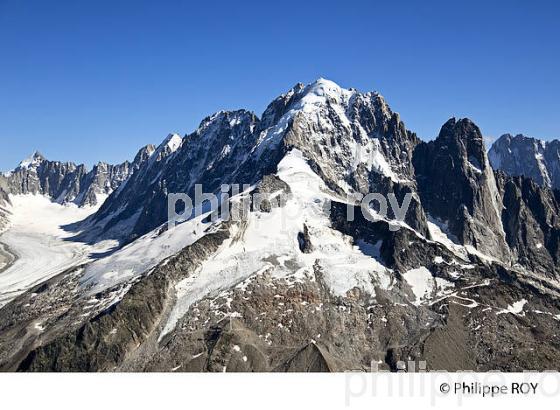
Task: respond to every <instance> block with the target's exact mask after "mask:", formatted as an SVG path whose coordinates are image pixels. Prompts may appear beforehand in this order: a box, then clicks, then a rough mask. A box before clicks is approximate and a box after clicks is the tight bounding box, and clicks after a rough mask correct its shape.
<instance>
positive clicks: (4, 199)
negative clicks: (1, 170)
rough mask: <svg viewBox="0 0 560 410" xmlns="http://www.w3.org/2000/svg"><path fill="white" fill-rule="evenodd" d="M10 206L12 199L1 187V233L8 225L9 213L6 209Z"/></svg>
mask: <svg viewBox="0 0 560 410" xmlns="http://www.w3.org/2000/svg"><path fill="white" fill-rule="evenodd" d="M0 178H1V176H0ZM9 205H10V197H9V196H8V193H7V192H6V191H4V189H2V187H0V232H2V231H3V230H4V229H5V228H6V226H7V225H8V216H9V211H8V210H7V209H6V208H7V207H8V206H9Z"/></svg>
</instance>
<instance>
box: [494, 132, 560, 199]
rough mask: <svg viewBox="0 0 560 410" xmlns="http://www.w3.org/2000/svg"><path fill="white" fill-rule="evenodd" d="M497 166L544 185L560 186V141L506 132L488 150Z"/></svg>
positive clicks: (510, 173) (557, 187)
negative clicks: (513, 134) (543, 139)
mask: <svg viewBox="0 0 560 410" xmlns="http://www.w3.org/2000/svg"><path fill="white" fill-rule="evenodd" d="M488 155H489V157H490V163H491V164H492V167H493V168H494V169H499V170H502V171H504V172H505V173H506V174H508V175H511V176H525V177H528V178H531V179H532V180H533V181H535V182H536V183H537V184H539V185H540V186H544V187H548V188H554V189H560V141H558V140H552V141H542V140H538V139H536V138H531V137H526V136H525V135H522V134H518V135H516V136H515V137H514V136H512V135H511V134H504V135H502V136H501V137H500V138H499V139H498V140H497V141H496V142H494V144H493V145H492V148H490V151H489V153H488Z"/></svg>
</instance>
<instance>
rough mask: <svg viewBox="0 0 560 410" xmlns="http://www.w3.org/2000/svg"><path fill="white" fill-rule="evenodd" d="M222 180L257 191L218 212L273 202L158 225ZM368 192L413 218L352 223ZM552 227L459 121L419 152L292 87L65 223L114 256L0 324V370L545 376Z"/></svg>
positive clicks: (373, 97) (554, 348) (556, 340)
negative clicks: (184, 200) (408, 365)
mask: <svg viewBox="0 0 560 410" xmlns="http://www.w3.org/2000/svg"><path fill="white" fill-rule="evenodd" d="M226 183H236V184H249V185H250V188H249V189H248V190H247V191H246V192H242V193H232V195H233V197H232V199H231V200H229V201H228V202H226V203H223V204H222V208H223V207H225V206H233V205H232V204H238V203H243V201H244V200H246V198H247V197H248V194H249V193H251V192H253V193H254V192H258V193H259V194H261V195H264V197H265V198H266V199H267V200H266V201H264V203H260V204H259V205H258V206H257V205H255V204H252V205H251V204H249V206H247V207H245V208H243V209H244V210H243V212H241V214H242V216H243V217H242V218H240V219H238V220H222V219H220V218H219V217H215V216H214V215H213V214H207V215H202V216H200V217H196V218H193V219H191V220H189V221H187V222H184V223H182V224H180V225H178V226H177V227H175V228H169V229H168V227H167V224H166V221H167V212H168V209H167V195H168V194H169V193H173V192H183V193H188V194H190V195H192V194H193V192H194V189H195V184H202V186H203V187H204V191H205V192H218V191H219V190H220V189H221V185H222V184H226ZM369 193H382V194H385V195H387V194H389V193H391V194H394V197H395V198H396V201H397V203H398V204H399V205H400V204H403V201H405V200H406V198H409V200H410V206H409V207H408V211H407V212H406V214H405V216H404V218H398V215H397V212H395V211H394V208H392V207H390V208H389V212H388V213H387V214H386V215H385V214H384V213H383V212H382V209H380V208H379V207H376V208H374V210H373V211H368V212H366V213H364V212H363V211H362V209H361V208H360V198H361V197H362V196H363V195H367V194H369ZM407 194H408V195H407ZM559 216H560V207H559V202H558V193H557V191H552V190H550V189H547V188H546V187H541V186H539V184H538V181H536V182H535V181H533V180H531V179H528V178H524V177H512V176H508V175H506V174H505V173H503V172H501V171H494V170H493V169H492V168H491V166H490V162H489V159H488V156H487V153H486V149H485V146H484V142H483V139H482V135H481V132H480V130H479V129H478V127H477V126H476V125H475V124H474V123H472V122H471V121H470V120H468V119H461V120H456V119H451V120H449V121H447V122H446V123H445V124H444V125H443V127H442V129H441V132H440V134H439V136H438V137H437V138H436V139H435V140H434V141H431V142H422V141H420V140H419V139H418V138H417V137H416V135H415V134H414V133H412V132H410V131H408V130H407V129H406V128H405V126H404V124H403V122H402V121H401V119H400V117H399V116H398V114H396V113H394V112H392V111H391V110H390V108H389V107H388V105H387V103H386V102H385V100H384V99H383V97H382V96H380V95H379V94H377V93H365V94H364V93H360V92H358V91H356V90H353V89H350V90H345V89H342V88H340V87H339V86H338V85H336V84H334V83H332V82H330V81H327V80H319V81H317V82H315V83H313V84H310V85H308V86H303V85H297V86H295V87H294V88H293V89H291V90H290V91H288V92H287V93H286V94H284V95H282V96H280V97H278V98H277V99H275V100H274V101H273V102H272V103H271V104H270V105H269V107H268V108H267V109H266V111H265V112H264V113H263V115H262V116H261V118H258V117H257V116H255V115H254V114H252V113H250V112H247V111H243V110H241V111H234V112H220V113H217V114H215V115H213V116H211V117H208V118H206V119H205V120H204V121H203V122H202V123H201V125H200V127H199V128H198V129H197V130H196V131H195V132H194V133H192V134H190V135H187V136H185V137H184V138H181V137H178V136H176V135H171V136H169V137H168V138H167V139H166V140H165V141H164V142H163V143H162V144H161V145H160V146H159V147H158V148H157V149H155V151H154V152H153V153H152V154H151V155H150V156H148V158H147V159H146V160H145V161H143V162H142V163H141V165H139V166H138V169H137V170H136V171H135V172H134V173H132V175H131V176H129V177H128V178H127V179H126V180H125V181H124V182H123V183H122V184H121V185H120V186H119V188H118V189H116V190H115V191H114V192H112V193H111V195H110V196H109V197H108V199H107V200H106V201H105V203H104V204H103V206H102V207H101V208H100V210H99V211H98V212H97V213H96V214H94V215H92V216H91V217H89V218H88V219H87V220H85V221H84V222H82V223H81V224H79V226H77V227H73V228H75V229H77V230H81V231H85V234H84V233H82V235H81V236H80V238H82V239H84V238H85V237H87V240H88V241H92V240H94V238H98V239H100V238H103V239H107V238H113V239H119V240H120V241H121V242H122V243H124V244H127V245H126V246H124V247H123V248H121V249H120V250H118V251H116V252H114V253H113V254H111V255H107V256H105V255H104V256H103V257H100V258H99V260H97V261H94V262H92V263H89V264H86V265H83V266H77V267H76V268H73V269H70V270H68V271H66V272H61V273H60V275H58V276H56V277H54V278H51V279H49V280H48V281H46V282H44V283H41V284H40V285H38V286H36V287H34V288H33V289H31V290H29V291H28V292H26V293H24V294H23V295H21V296H19V297H18V298H16V299H14V300H13V301H12V302H10V303H9V304H7V305H6V306H4V307H3V308H2V309H0V368H2V369H3V370H20V371H218V372H222V371H282V372H283V371H345V370H365V371H367V370H369V369H371V368H372V366H373V367H377V366H379V367H381V368H386V369H390V370H397V369H398V368H399V366H400V365H401V362H403V361H408V360H414V361H425V362H426V367H427V368H428V369H430V370H434V369H440V370H441V369H444V370H449V371H455V370H479V371H485V370H505V371H521V370H524V369H525V370H544V369H558V367H559V364H560V336H559V335H558V332H557V331H556V329H557V328H558V321H559V320H560V302H559V299H558V297H559V281H558V279H559V269H558V266H559V265H558V258H559V257H560V254H559V252H560V246H559V245H560V243H559V240H560V219H559ZM84 235H85V236H84Z"/></svg>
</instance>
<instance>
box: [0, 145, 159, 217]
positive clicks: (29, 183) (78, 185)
mask: <svg viewBox="0 0 560 410" xmlns="http://www.w3.org/2000/svg"><path fill="white" fill-rule="evenodd" d="M153 150H154V148H153V146H147V147H144V148H142V150H141V151H140V152H139V153H138V154H137V157H136V158H135V160H134V161H133V162H132V163H131V162H128V161H125V162H123V163H122V164H117V165H110V164H107V163H104V162H99V163H98V164H96V165H95V166H94V167H93V169H92V170H91V171H89V172H88V171H87V169H86V167H85V166H84V165H83V164H82V165H76V164H74V163H72V162H59V161H50V160H47V159H46V158H45V157H43V155H42V154H41V153H39V152H35V153H34V154H33V155H32V156H31V157H30V158H28V159H26V160H24V161H22V162H21V163H20V164H19V166H18V167H17V168H16V169H14V170H13V171H11V172H6V173H4V174H1V175H0V189H2V190H3V191H4V192H6V193H8V194H13V195H19V194H40V195H45V196H47V197H49V198H51V199H52V200H53V202H56V203H59V204H67V203H74V204H76V205H78V206H80V207H83V206H95V205H97V204H98V203H99V202H103V200H104V199H105V197H106V196H108V195H109V194H111V193H112V192H113V191H114V190H116V189H117V188H118V187H119V185H120V184H121V183H122V182H123V181H125V180H126V179H127V178H128V176H129V175H131V174H132V173H133V172H134V171H135V170H136V169H138V168H139V167H140V166H141V165H142V162H143V161H145V160H147V158H148V157H149V153H150V152H153Z"/></svg>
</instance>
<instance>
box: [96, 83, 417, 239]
mask: <svg viewBox="0 0 560 410" xmlns="http://www.w3.org/2000/svg"><path fill="white" fill-rule="evenodd" d="M178 138H179V137H174V139H175V142H174V144H175V145H176V146H174V149H173V150H169V149H168V148H166V147H168V145H169V141H168V140H166V141H164V142H163V143H162V144H161V145H160V147H159V148H158V151H161V152H160V153H159V154H157V155H156V157H157V158H156V159H155V160H151V161H149V162H147V163H146V164H145V165H144V166H143V167H142V169H140V170H139V172H137V173H136V174H135V175H134V176H133V177H132V178H131V179H130V181H129V182H128V183H127V184H126V186H125V187H124V188H123V189H122V190H119V191H118V192H116V193H115V194H114V195H113V196H112V197H111V198H110V200H108V201H107V203H106V204H104V206H103V207H102V208H101V209H100V211H99V212H98V213H97V215H95V216H94V217H93V218H92V220H91V221H90V222H93V223H100V222H101V221H102V226H101V230H109V229H110V227H111V226H114V225H115V224H117V223H124V222H126V225H127V226H128V232H126V233H127V234H128V237H127V240H131V239H133V238H135V237H137V236H139V235H142V234H145V233H146V232H148V231H149V230H151V229H154V228H155V227H156V226H158V225H160V224H162V223H163V222H165V220H166V218H167V208H166V203H165V198H166V196H167V193H169V192H173V193H186V194H188V195H189V196H190V197H191V198H194V191H195V184H200V185H201V186H202V188H203V192H204V193H216V192H218V191H219V189H220V186H221V184H232V183H234V184H239V185H242V184H253V183H256V182H257V181H259V180H260V179H261V178H262V177H263V176H264V175H267V174H270V173H273V172H275V171H276V166H277V164H278V162H279V161H280V160H281V159H282V158H283V157H284V155H285V154H286V153H287V152H289V151H290V150H292V149H294V148H296V149H298V150H299V151H300V152H301V153H302V154H303V155H304V156H305V158H306V159H307V160H308V161H309V164H310V166H311V167H312V169H313V170H314V171H315V172H317V174H318V175H319V176H320V177H321V178H322V179H323V180H324V181H325V183H326V184H327V186H328V187H329V188H330V189H332V190H333V191H334V192H336V193H337V194H338V195H343V196H347V195H354V194H356V193H362V194H367V193H369V192H386V191H390V190H391V191H396V192H400V193H401V196H402V195H404V194H405V193H406V192H413V191H415V181H414V175H413V167H412V163H411V157H412V152H413V149H414V147H415V146H416V145H417V144H418V139H417V137H416V135H415V134H413V133H411V132H409V131H407V130H406V128H405V127H404V124H403V123H402V122H401V121H400V119H399V116H398V114H396V113H393V112H391V110H390V109H389V108H388V106H387V104H386V102H385V100H384V99H383V97H382V96H380V95H379V94H377V93H366V94H362V93H359V92H357V91H356V90H344V89H342V88H340V87H339V86H338V85H336V84H334V83H332V82H331V81H327V80H319V81H317V82H315V83H313V84H310V85H308V86H306V87H305V86H303V85H301V84H298V85H296V86H295V87H294V88H293V89H291V90H290V91H289V92H287V93H286V94H284V95H282V96H280V97H278V98H277V99H276V100H274V101H273V102H272V103H271V104H270V105H269V106H268V108H267V109H266V110H265V112H264V113H263V116H262V119H261V120H260V121H259V119H258V118H257V117H256V116H255V115H254V114H253V113H250V112H248V111H244V110H241V111H234V112H219V113H217V114H215V115H213V116H211V117H208V118H206V119H205V120H203V121H202V123H201V124H200V126H199V128H198V129H197V130H196V131H195V132H194V133H193V134H191V135H188V136H186V137H185V138H184V139H182V140H179V139H178ZM156 152H157V151H156ZM412 207H413V208H414V209H415V217H414V218H411V219H410V221H407V222H409V223H410V224H411V225H412V226H414V227H415V229H418V230H419V231H420V232H423V233H426V232H427V227H426V219H425V215H424V214H423V213H422V208H421V207H420V206H419V204H418V198H417V197H416V196H415V197H414V198H413V205H412ZM125 231H126V230H125ZM120 234H123V231H121V232H120Z"/></svg>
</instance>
